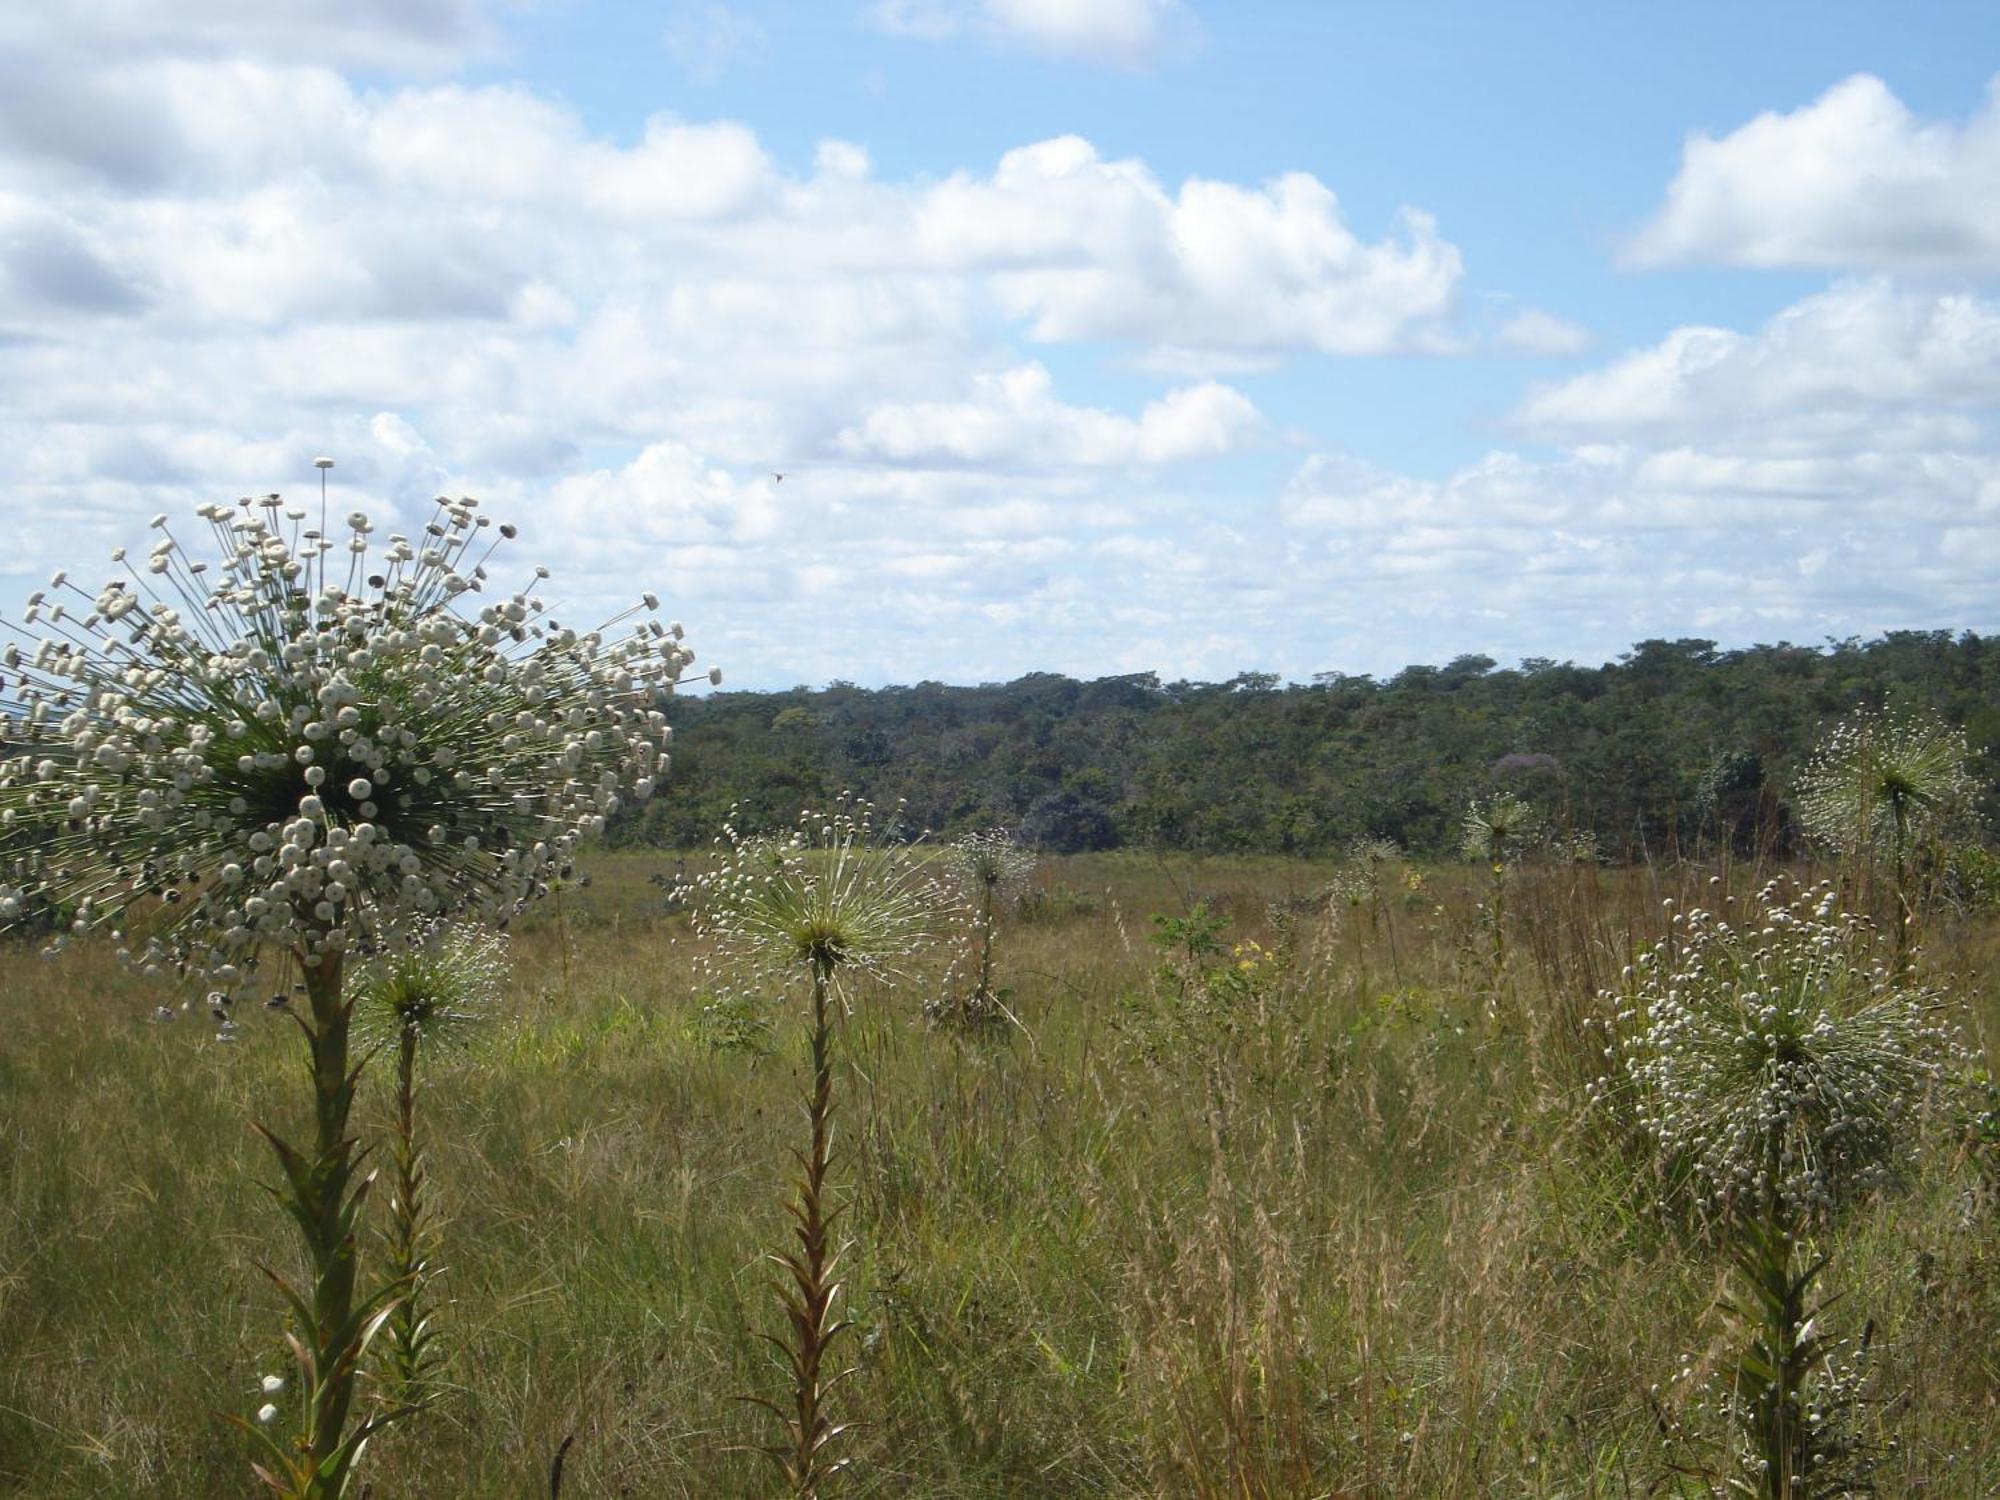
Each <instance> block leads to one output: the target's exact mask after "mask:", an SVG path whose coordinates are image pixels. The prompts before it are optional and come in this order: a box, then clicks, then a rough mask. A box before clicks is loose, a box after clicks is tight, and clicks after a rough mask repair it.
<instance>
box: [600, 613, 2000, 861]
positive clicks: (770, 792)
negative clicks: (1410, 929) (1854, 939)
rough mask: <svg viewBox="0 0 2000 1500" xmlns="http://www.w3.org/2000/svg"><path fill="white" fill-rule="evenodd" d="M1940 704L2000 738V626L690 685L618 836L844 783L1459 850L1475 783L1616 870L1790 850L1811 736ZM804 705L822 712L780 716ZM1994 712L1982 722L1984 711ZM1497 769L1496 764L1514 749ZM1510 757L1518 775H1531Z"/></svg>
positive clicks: (1040, 838) (759, 821) (1162, 844)
mask: <svg viewBox="0 0 2000 1500" xmlns="http://www.w3.org/2000/svg"><path fill="white" fill-rule="evenodd" d="M1884 701H1886V702H1889V703H1892V704H1895V705H1898V706H1908V707H1910V708H1913V709H1914V708H1922V709H1935V710H1936V711H1937V712H1939V713H1941V714H1942V715H1943V716H1944V718H1945V719H1946V720H1947V721H1948V722H1950V723H1954V724H1961V723H1963V724H1967V725H1968V726H1971V727H1974V728H1977V727H1978V726H1979V725H1982V724H1984V725H1987V726H1988V729H1987V730H1985V731H1982V733H1983V734H1984V735H1985V736H1986V737H1985V738H1982V737H1980V735H1975V736H1974V746H1975V749H1976V750H1978V751H1979V752H1980V754H1981V756H1982V759H1981V760H1980V761H1979V762H1978V765H1977V767H1976V769H1978V770H1979V772H1980V775H1981V777H1982V785H1984V786H1986V787H1987V789H1988V790H1987V792H1986V797H1987V801H1988V809H1987V810H1988V811H1989V812H1992V811H1995V810H2000V809H1996V808H1995V807H1994V806H1993V802H1994V798H1993V794H1992V791H1991V768H1992V759H1991V750H1990V749H1989V748H1988V747H1989V746H1990V745H1993V744H2000V727H1993V726H1996V725H2000V719H1995V718H1994V716H1993V715H1992V713H1991V711H1990V709H1989V705H1991V704H1992V703H1994V702H1995V701H2000V637H1981V636H1977V635H1971V634H1966V635H1963V636H1957V637H1954V636H1952V635H1951V634H1949V633H1947V632H1897V633H1892V634H1890V635H1887V636H1884V637H1883V638H1882V639H1880V640H1878V641H1872V642H1868V643H1865V644H1864V643H1861V642H1858V641H1852V640H1850V641H1840V642H1834V643H1830V644H1829V645H1828V646H1826V647H1824V648H1812V647H1804V646H1792V645H1776V646H1758V647H1752V648H1749V649H1746V650H1741V651H1718V650H1717V649H1716V648H1715V644H1714V643H1713V642H1712V641H1699V640H1694V641H1647V642H1643V643H1641V644H1640V645H1639V646H1637V647H1635V648H1634V650H1633V651H1632V652H1630V653H1628V654H1627V655H1626V656H1625V657H1624V658H1623V659H1621V660H1620V661H1617V662H1614V663H1611V664H1609V665H1606V666H1602V667H1579V666H1575V665H1571V664H1567V663H1556V662H1549V661H1528V662H1523V663H1522V664H1521V665H1520V666H1519V667H1516V668H1510V669H1494V670H1484V669H1482V670H1476V671H1475V670H1472V666H1471V665H1467V666H1465V667H1464V668H1463V669H1459V668H1457V665H1456V664H1454V667H1453V668H1445V669H1439V670H1435V671H1417V672H1405V673H1402V674H1399V675H1397V676H1395V677H1393V678H1388V679H1384V680H1377V679H1374V678H1369V677H1355V676H1347V675H1344V674H1340V673H1324V674H1320V676H1318V677H1316V678H1315V679H1314V680H1313V681H1312V682H1311V683H1310V684H1305V685H1293V686H1279V685H1277V684H1275V683H1272V682H1266V681H1263V680H1261V679H1258V680H1248V679H1239V680H1238V681H1235V682H1230V683H1197V682H1165V681H1162V680H1161V679H1160V678H1158V677H1157V676H1154V675H1153V674H1150V673H1139V674H1134V675H1130V676H1124V677H1108V678H1102V679H1099V680H1097V681H1094V682H1079V681H1074V680H1072V679H1069V678H1065V677H1059V676H1054V675H1051V674H1046V673H1038V674H1034V675H1031V676H1027V677H1023V678H1020V679H1018V680H1016V681H1014V682H1010V683H1004V684H1001V683H993V684H984V685H981V686H977V687H947V686H945V685H943V684H940V683H921V684H918V685H917V686H914V687H888V688H882V689H879V690H868V689H862V688H857V687H853V686H851V685H846V684H836V685H834V686H832V687H828V688H826V689H824V690H821V691H809V690H806V689H795V690H793V691H791V692H786V693H775V694H753V693H721V694H710V695H704V696H701V697H686V696H678V697H676V698H674V699H673V700H671V701H670V702H668V703H667V704H666V705H665V710H666V712H667V714H668V716H669V718H670V719H671V720H672V722H673V724H674V728H675V758H674V795H673V796H672V797H670V798H663V799H659V800H657V801H655V802H653V803H651V804H649V805H648V806H647V807H645V808H644V809H639V810H634V811H631V812H627V813H623V814H621V815H620V816H619V817H618V818H617V819H614V822H613V828H612V837H613V839H614V841H619V842H625V843H633V844H653V845H665V846H671V847H678V848H695V847H699V846H700V845H701V844H702V843H704V842H705V841H706V840H707V838H708V835H709V831H710V830H711V829H713V828H714V827H715V825H716V824H717V823H718V822H720V821H722V819H723V818H724V816H725V815H726V814H727V812H728V810H729V808H730V807H731V806H732V805H733V804H736V803H741V804H742V807H743V809H744V812H743V817H744V820H745V821H746V823H749V824H751V825H754V826H766V827H768V826H779V825H782V824H783V823H784V822H785V821H787V820H789V819H790V818H791V817H792V816H793V815H794V814H795V813H796V812H797V810H798V808H799V807H800V806H802V805H804V804H806V803H808V802H813V801H815V800H819V799H822V798H823V797H825V796H826V795H827V794H829V793H830V792H832V791H834V790H837V789H839V788H842V787H848V788H852V789H853V790H854V791H855V792H856V794H857V795H860V796H863V797H867V798H870V799H872V800H874V801H875V802H877V803H878V804H880V805H884V806H886V805H888V804H889V803H891V802H893V801H896V800H899V799H900V800H903V801H906V802H907V804H908V807H909V819H910V821H911V823H912V824H913V825H914V826H916V827H921V828H928V829H931V830H933V832H935V833H937V834H938V835H940V836H943V837H953V836H956V835H958V834H960V833H964V832H969V831H971V830H973V829H977V828H982V827H988V826H993V825H1000V826H1006V827H1011V828H1016V829H1019V830H1020V831H1021V834H1022V837H1023V838H1024V840H1025V841H1026V842H1028V843H1030V844H1035V845H1037V846H1040V847H1043V848H1047V849H1053V850H1057V851H1078V850H1088V849H1109V848H1114V847H1126V846H1142V847H1159V848H1165V849H1174V850H1187V851H1200V852H1207V853H1232V852H1252V851H1263V852H1270V853H1280V852H1282V853H1288V854H1294V855H1307V856H1314V857H1328V856H1332V855H1334V854H1337V853H1338V852H1339V851H1340V850H1341V849H1343V848H1344V847H1345V846H1347V845H1348V844H1349V843H1350V842H1351V841H1352V840H1354V839H1355V838H1357V837H1362V836H1370V835H1372V836H1380V837H1387V838H1391V839H1393V840H1395V842H1396V843H1397V844H1399V845H1400V846H1402V847H1403V848H1405V849H1407V850H1409V851H1410V852H1411V853H1412V854H1413V855H1416V856H1418V857H1421V858H1432V859H1435V858H1440V857H1443V856H1445V855H1448V854H1449V853H1451V852H1452V851H1453V849H1454V847H1455V846H1456V844H1457V842H1458V838H1459V831H1460V830H1459V823H1460V820H1461V818H1462V816H1463V813H1464V809H1465V805H1466V801H1467V799H1468V797H1472V796H1483V795H1484V794H1485V793H1487V792H1489V791H1493V790H1512V791H1514V792H1515V793H1516V794H1517V795H1521V796H1523V797H1526V798H1527V799H1528V800H1530V801H1532V802H1533V803H1534V804H1535V805H1536V807H1537V809H1538V811H1540V812H1541V813H1542V815H1543V816H1544V818H1545V819H1546V820H1547V821H1548V822H1549V823H1550V824H1551V825H1552V826H1556V827H1561V828H1564V829H1574V830H1576V831H1578V832H1584V831H1588V832H1593V833H1595V834H1596V835H1597V838H1598V842H1599V845H1600V847H1601V849H1602V851H1603V854H1604V856H1605V857H1606V858H1608V859H1610V860H1613V861H1616V862H1624V861H1627V860H1631V859H1638V858H1643V857H1658V856H1663V855H1669V854H1672V853H1676V852H1679V853H1683V854H1692V853H1696V852H1700V851H1705V850H1707V849H1710V848H1712V847H1716V846H1723V845H1726V846H1730V847H1733V848H1735V849H1736V850H1737V851H1738V852H1742V853H1751V852H1754V851H1757V850H1768V851H1771V852H1776V853H1779V854H1783V853H1786V852H1788V851H1789V850H1790V848H1791V846H1792V842H1793V839H1794V833H1793V829H1792V825H1791V823H1790V821H1789V817H1788V814H1787V811H1786V809H1785V807H1784V792H1785V789H1787V788H1789V787H1790V785H1791V784H1792V781H1793V778H1794V776H1795V774H1796V773H1797V771H1798V770H1799V768H1800V766H1801V764H1802V762H1803V758H1804V755H1805V753H1806V751H1807V750H1808V748H1809V747H1810V746H1811V745H1812V744H1813V743H1814V742H1815V740H1817V739H1818V738H1819V736H1820V735H1821V733H1822V732H1823V730H1824V729H1825V728H1826V727H1827V726H1828V725H1830V724H1831V723H1833V722H1834V721H1836V720H1837V719H1839V718H1840V717H1841V716H1842V715H1843V714H1845V713H1847V712H1849V711H1851V710H1852V709H1853V707H1854V705H1855V704H1856V703H1862V702H1867V703H1877V702H1884ZM795 708H796V709H799V710H801V711H802V712H804V713H808V714H810V715H812V716H813V717H814V718H816V719H817V720H818V726H817V727H816V728H811V729H805V728H803V727H802V726H803V720H801V719H796V718H787V717H786V715H787V714H788V713H789V712H790V711H791V710H792V709H795ZM1982 715H1983V716H1984V717H1982ZM1503 763H1505V764H1503ZM1513 767H1527V768H1528V769H1526V770H1522V771H1517V770H1514V769H1512V768H1513Z"/></svg>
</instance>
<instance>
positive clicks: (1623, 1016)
mask: <svg viewBox="0 0 2000 1500" xmlns="http://www.w3.org/2000/svg"><path fill="white" fill-rule="evenodd" d="M1757 906H1758V909H1757V910H1756V911H1755V912H1753V913H1752V914H1751V915H1750V917H1749V919H1748V920H1747V921H1746V922H1744V923H1743V924H1742V925H1740V926H1739V925H1737V924H1736V923H1733V922H1731V921H1730V920H1729V919H1728V918H1727V917H1725V916H1719V915H1716V914H1714V913H1712V912H1709V911H1706V910H1702V909H1699V908H1696V909H1693V910H1690V911H1686V912H1678V911H1677V912H1675V913H1674V914H1673V917H1672V921H1671V928H1672V933H1671V936H1670V938H1669V939H1668V940H1667V941H1666V942H1664V943H1661V944H1659V945H1657V946H1655V947H1654V948H1652V949H1650V950H1648V951H1647V952H1645V953H1643V954H1642V955H1641V956H1640V959H1639V961H1638V963H1637V964H1636V965H1635V966H1634V967H1633V968H1632V969H1631V970H1629V971H1628V976H1627V978H1628V988H1627V991H1626V993H1625V994H1623V995H1622V996H1618V997H1615V1001H1614V1003H1615V1005H1616V1021H1615V1025H1614V1030H1613V1037H1612V1047H1611V1049H1610V1054H1609V1055H1610V1058H1611V1060H1612V1063H1613V1070H1612V1072H1611V1073H1610V1074H1609V1075H1608V1076H1607V1077H1606V1078H1604V1079H1602V1080H1600V1081H1599V1084H1598V1086H1597V1091H1598V1094H1599V1097H1600V1098H1601V1099H1602V1100H1603V1101H1604V1102H1605V1103H1607V1104H1609V1105H1611V1106H1613V1107H1616V1108H1618V1109H1620V1110H1622V1111H1624V1112H1625V1113H1626V1115H1627V1118H1628V1120H1629V1122H1630V1123H1631V1124H1633V1125H1635V1126H1637V1127H1638V1129H1639V1130H1640V1131H1641V1133H1642V1134H1643V1135H1644V1136H1645V1137H1647V1138H1649V1139H1650V1140H1651V1141H1652V1143H1653V1145H1654V1146H1655V1148H1656V1149H1657V1150H1658V1151H1659V1152H1660V1154H1661V1157H1662V1159H1663V1162H1664V1163H1665V1164H1666V1165H1667V1166H1668V1167H1669V1168H1670V1175H1672V1176H1674V1177H1676V1178H1678V1179H1679V1180H1680V1181H1681V1183H1682V1184H1683V1185H1684V1186H1685V1187H1686V1188H1687V1189H1688V1190H1690V1191H1691V1192H1692V1193H1693V1194H1694V1197H1695V1199H1696V1201H1697V1202H1698V1203H1699V1204H1701V1205H1702V1206H1704V1207H1706V1208H1709V1209H1725V1210H1726V1209H1730V1208H1732V1207H1739V1206H1742V1205H1745V1204H1758V1203H1763V1204H1775V1205H1776V1206H1778V1207H1780V1208H1781V1209H1782V1210H1783V1211H1784V1212H1786V1213H1787V1214H1788V1215H1792V1216H1794V1217H1824V1216H1825V1215H1827V1214H1830V1213H1832V1212H1833V1211H1835V1210H1837V1209H1838V1208H1840V1207H1841V1206H1842V1205H1843V1204H1845V1203H1847V1202H1849V1201H1851V1200H1852V1199H1853V1198H1854V1197H1855V1196H1856V1195H1858V1194H1860V1193H1862V1192H1864V1191H1866V1190H1868V1189H1870V1188H1872V1187H1874V1186H1876V1185H1878V1184H1881V1183H1883V1182H1885V1181H1888V1180H1891V1179H1893V1178H1894V1177H1895V1176H1896V1175H1897V1172H1898V1170H1899V1168H1900V1167H1901V1166H1902V1165H1903V1164H1904V1160H1905V1154H1906V1150H1907V1147H1908V1144H1909V1137H1910V1133H1911V1131H1912V1129H1913V1126H1914V1124H1915V1121H1916V1118H1917V1112H1918V1109H1919V1107H1920V1105H1921V1104H1922V1102H1923V1099H1924V1097H1925V1094H1926V1093H1927V1091H1928V1090H1929V1089H1930V1088H1931V1086H1932V1083H1933V1081H1934V1080H1935V1079H1936V1078H1937V1077H1938V1076H1939V1074H1940V1071H1941V1069H1942V1067H1943V1066H1944V1064H1945V1062H1946V1061H1947V1060H1948V1059H1949V1057H1950V1055H1951V1050H1952V1043H1951V1039H1950V1036H1949V1034H1948V1032H1947V1030H1946V1028H1945V1027H1944V1025H1943V1024H1942V1022H1941V1021H1940V1019H1939V1017H1940V1012H1941V1009H1942V1007H1943V1004H1944V1002H1945V996H1944V995H1943V994H1942V993H1940V992H1939V991H1937V990H1934V989H1931V988H1927V987H1925V986H1922V985H1918V984H1914V983H1912V982H1910V981H1909V980H1908V979H1907V978H1906V977H1904V973H1905V971H1903V970H1902V969H1900V968H1899V967H1898V966H1897V965H1895V964H1894V963H1893V962H1892V960H1891V959H1890V957H1889V956H1888V955H1887V954H1885V953H1884V952H1883V950H1882V945H1881V944H1880V942H1879V940H1878V934H1877V933H1876V931H1875V929H1874V927H1873V925H1872V924H1870V923H1869V922H1867V921H1865V920H1863V919H1862V918H1859V917H1856V916H1854V915H1853V914H1851V913H1845V912H1841V911H1840V910H1838V909H1837V906H1836V900H1835V893H1834V890H1833V887H1832V886H1831V885H1819V886H1816V887H1813V888H1812V889H1810V890H1807V891H1805V892H1803V893H1800V894H1798V895H1795V896H1792V897H1790V898H1789V899H1788V898H1787V897H1786V895H1785V894H1784V891H1783V889H1782V887H1781V886H1780V885H1778V884H1777V883H1775V882H1774V883H1773V884H1772V885H1769V886H1767V887H1765V889H1764V890H1763V891H1762V892H1760V893H1759V894H1758V897H1757Z"/></svg>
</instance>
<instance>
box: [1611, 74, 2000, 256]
mask: <svg viewBox="0 0 2000 1500" xmlns="http://www.w3.org/2000/svg"><path fill="white" fill-rule="evenodd" d="M1627 256H1628V258H1629V259H1630V260H1631V261H1633V262H1634V263H1636V264H1640V265H1671V264H1685V263H1692V262H1716V263H1721V264H1725V265H1740V266H1764V267H1807V268H1831V269H1855V270H1883V271H1940V270H1941V271H1970V272H1975V273H1983V274H1990V273H1992V272H1993V271H1995V270H2000V89H1991V88H1990V89H1989V91H1988V93H1987V96H1986V98H1985V100H1984V101H1983V102H1982V103H1981V104H1980V106H1979V108H1978V109H1977V110H1975V111H1974V112H1973V114H1972V116H1971V117H1970V118H1969V119H1968V120H1966V121H1965V122H1964V123H1963V124H1952V123H1950V122H1946V121H1936V120H1923V119H1919V118H1918V117H1917V116H1915V115H1913V114H1912V113H1911V112H1910V110H1909V109H1908V108H1907V107H1906V106H1905V105H1904V104H1903V102H1902V101H1901V100H1899V99H1898V98H1897V97H1896V96H1895V94H1894V93H1892V92H1891V91H1890V89H1889V87H1888V85H1887V84H1885V83H1883V82H1882V80H1881V79H1879V78H1876V77H1873V76H1871V75H1869V74H1865V73H1863V74H1857V75H1855V76H1854V77H1852V78H1849V79H1847V80H1846V81H1845V82H1843V83H1840V84H1837V85H1836V86H1835V87H1833V88H1831V89H1829V90H1827V92H1826V93H1825V94H1823V95H1821V96H1820V98H1818V99H1816V100H1815V101H1813V102H1812V103H1811V104H1808V105H1805V106H1803V107H1802V108H1799V109H1796V110H1793V111H1791V112H1789V113H1776V112H1770V113H1765V114H1761V115H1759V116H1757V117H1756V118H1755V119H1754V120H1751V121H1750V122H1749V123H1748V124H1745V125H1742V126H1740V127H1738V128H1737V129H1736V130H1733V131H1731V132H1730V133H1729V134H1727V135H1724V136H1721V137H1719V138H1718V137H1715V136H1710V135H1706V134H1696V135H1693V136H1691V137H1690V138H1689V139H1688V142H1687V144H1686V146H1685V148H1684V149H1683V152H1682V156H1681V165H1680V170H1679V172H1678V173H1677V174H1676V175H1675V177H1674V180H1673V182H1672V183H1671V184H1670V185H1669V187H1668V189H1667V194H1666V201H1665V202H1664V203H1663V204H1661V206H1660V208H1659V210H1658V211H1657V213H1656V214H1655V215H1654V217H1653V218H1652V220H1651V221H1650V222H1649V223H1648V224H1647V225H1646V226H1645V227H1644V228H1643V229H1641V230H1640V231H1639V233H1638V234H1637V235H1636V236H1635V237H1634V238H1633V240H1632V241H1631V243H1630V245H1629V246H1628V247H1627Z"/></svg>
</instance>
